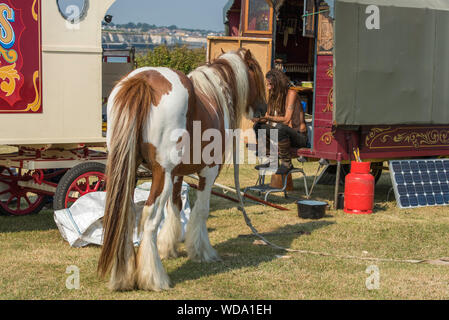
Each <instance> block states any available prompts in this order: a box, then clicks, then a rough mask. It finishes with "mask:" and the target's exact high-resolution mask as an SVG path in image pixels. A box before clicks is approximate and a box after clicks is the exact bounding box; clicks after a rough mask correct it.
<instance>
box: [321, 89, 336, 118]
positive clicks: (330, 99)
mask: <svg viewBox="0 0 449 320" xmlns="http://www.w3.org/2000/svg"><path fill="white" fill-rule="evenodd" d="M333 110H334V88H331V89H330V90H329V94H328V95H327V104H326V107H325V108H324V109H323V112H332V111H333Z"/></svg>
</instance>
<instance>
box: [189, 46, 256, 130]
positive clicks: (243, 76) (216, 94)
mask: <svg viewBox="0 0 449 320" xmlns="http://www.w3.org/2000/svg"><path fill="white" fill-rule="evenodd" d="M219 58H220V59H223V60H226V61H227V62H228V63H229V65H230V67H231V69H232V71H233V72H234V75H235V79H236V82H237V83H236V85H235V87H236V88H237V92H236V93H235V94H236V96H237V105H236V106H233V98H232V92H231V90H232V89H231V85H230V84H229V83H226V81H225V80H224V79H223V77H222V75H221V74H220V72H219V71H217V70H216V69H215V68H211V67H209V66H201V67H199V68H197V69H195V70H194V71H192V72H191V73H190V74H189V75H188V77H189V78H190V79H191V80H192V82H193V84H194V86H195V87H196V88H197V89H198V90H199V91H201V92H203V93H204V94H205V95H206V96H209V97H213V98H214V99H215V101H217V102H218V104H219V107H220V108H221V109H222V110H223V112H224V114H225V118H226V117H227V119H225V122H226V120H228V124H227V127H228V128H229V124H230V123H229V121H230V122H231V123H232V124H234V125H238V124H237V123H235V122H236V121H238V120H239V118H240V116H241V115H242V114H243V112H244V111H245V108H246V104H247V101H248V94H249V83H248V70H247V67H246V64H245V62H244V60H243V57H242V56H241V53H240V52H235V51H232V52H228V53H225V54H223V55H221V56H220V57H219Z"/></svg>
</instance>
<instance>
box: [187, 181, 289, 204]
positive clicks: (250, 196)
mask: <svg viewBox="0 0 449 320" xmlns="http://www.w3.org/2000/svg"><path fill="white" fill-rule="evenodd" d="M188 177H190V178H192V179H195V180H199V178H198V177H197V176H195V175H188ZM189 185H190V186H191V187H192V188H194V189H198V186H197V185H194V184H192V185H191V184H190V183H189ZM214 186H216V187H218V188H220V189H223V190H226V191H230V192H233V193H237V190H235V189H233V188H230V187H227V186H224V185H222V184H219V183H214ZM212 194H213V195H216V196H218V197H222V198H224V199H227V200H230V201H232V202H235V203H240V202H239V201H238V200H237V199H234V198H232V197H229V196H227V195H224V194H221V193H218V192H215V191H212ZM240 195H241V196H242V197H245V198H248V199H250V200H253V201H256V202H258V203H261V204H264V205H266V206H269V207H272V208H275V209H278V210H281V211H289V209H287V208H285V207H282V206H278V205H277V204H274V203H271V202H268V201H265V200H262V199H259V198H257V197H254V196H252V195H249V194H246V193H243V192H241V191H240Z"/></svg>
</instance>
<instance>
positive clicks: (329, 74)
mask: <svg viewBox="0 0 449 320" xmlns="http://www.w3.org/2000/svg"><path fill="white" fill-rule="evenodd" d="M326 74H327V76H328V77H329V78H331V79H332V78H333V77H334V67H333V65H332V63H331V62H329V68H328V69H327V72H326Z"/></svg>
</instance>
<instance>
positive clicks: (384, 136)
mask: <svg viewBox="0 0 449 320" xmlns="http://www.w3.org/2000/svg"><path fill="white" fill-rule="evenodd" d="M419 129H425V128H417V127H400V128H395V129H392V128H391V127H388V128H373V129H371V131H370V132H369V134H368V135H367V137H366V140H365V145H366V146H367V147H368V148H370V149H382V148H410V147H414V148H416V149H419V148H421V147H426V146H428V147H436V146H448V145H449V130H448V129H447V127H446V128H428V130H426V131H418V130H419ZM401 131H402V132H401ZM376 141H378V142H381V143H382V144H386V143H388V142H389V141H392V142H393V143H394V144H395V145H391V146H374V143H375V142H376Z"/></svg>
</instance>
